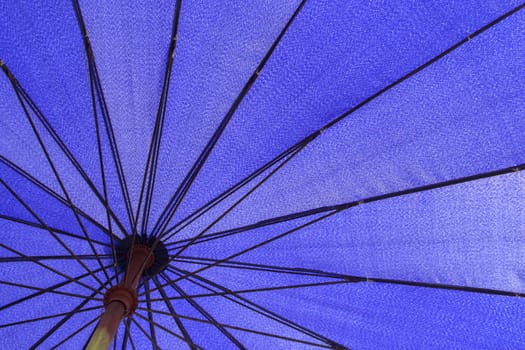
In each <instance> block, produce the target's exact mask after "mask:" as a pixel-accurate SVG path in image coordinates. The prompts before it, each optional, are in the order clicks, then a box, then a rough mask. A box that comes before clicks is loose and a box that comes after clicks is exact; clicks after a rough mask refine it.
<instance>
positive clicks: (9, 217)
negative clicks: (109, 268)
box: [0, 214, 110, 256]
mask: <svg viewBox="0 0 525 350" xmlns="http://www.w3.org/2000/svg"><path fill="white" fill-rule="evenodd" d="M0 220H6V221H12V222H16V223H18V224H23V225H26V226H31V227H36V228H39V229H43V230H47V229H48V228H49V229H50V230H51V231H53V232H55V233H57V234H59V235H63V236H68V237H73V238H77V239H81V240H83V241H85V240H86V238H85V237H82V236H80V235H77V234H74V233H71V232H67V231H64V230H61V229H59V228H56V227H52V226H44V225H41V224H38V223H36V222H31V221H27V220H23V219H19V218H15V217H13V216H8V215H3V214H0ZM92 241H93V243H96V244H99V245H101V246H104V247H110V245H109V244H107V243H104V242H101V241H98V240H95V239H92ZM100 256H102V255H100Z"/></svg>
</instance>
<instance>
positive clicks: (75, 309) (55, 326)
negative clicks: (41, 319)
mask: <svg viewBox="0 0 525 350" xmlns="http://www.w3.org/2000/svg"><path fill="white" fill-rule="evenodd" d="M108 282H109V281H108ZM107 284H108V283H106V285H107ZM103 288H104V286H100V287H99V288H98V290H96V291H95V292H93V293H91V295H90V296H88V297H87V298H86V299H85V300H84V301H82V302H81V303H80V304H78V305H77V306H76V307H75V308H74V309H73V311H71V313H69V314H68V315H67V316H65V317H64V318H63V319H61V320H60V321H59V322H58V323H57V324H55V325H54V326H53V327H52V328H51V329H50V330H49V331H47V333H46V334H44V335H43V336H42V337H40V338H39V339H38V340H37V341H36V342H35V343H34V344H33V345H31V347H30V349H37V348H38V347H39V346H40V345H41V344H42V343H43V342H44V341H46V339H47V338H49V337H50V336H51V335H52V334H53V333H55V332H56V331H57V330H58V329H59V328H60V327H62V326H63V325H64V323H66V322H67V321H68V320H69V319H70V318H71V317H73V316H74V315H75V314H76V313H77V312H78V311H79V310H81V309H82V308H83V307H84V306H85V305H86V304H87V303H88V302H90V301H91V300H92V298H93V297H94V296H95V295H96V294H97V293H100V292H101V291H102V289H103Z"/></svg>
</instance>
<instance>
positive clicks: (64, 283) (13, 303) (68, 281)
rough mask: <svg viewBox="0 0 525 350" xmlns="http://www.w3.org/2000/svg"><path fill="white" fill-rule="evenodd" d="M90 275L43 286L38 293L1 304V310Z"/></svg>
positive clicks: (86, 274)
mask: <svg viewBox="0 0 525 350" xmlns="http://www.w3.org/2000/svg"><path fill="white" fill-rule="evenodd" d="M101 270H102V269H98V270H95V271H94V272H100V271H101ZM88 276H90V274H89V273H85V274H83V275H81V276H78V277H76V278H70V279H68V280H66V281H63V282H60V283H57V284H54V285H52V286H50V287H47V288H42V289H41V290H39V291H38V292H36V293H33V294H30V295H26V296H25V297H22V298H20V299H17V300H14V301H12V302H10V303H8V304H5V305H2V306H0V311H3V310H5V309H8V308H10V307H13V306H15V305H18V304H20V303H23V302H24V301H27V300H30V299H33V298H36V297H38V296H40V295H42V294H44V293H54V292H55V289H57V288H61V287H63V286H66V285H68V284H71V283H73V282H76V281H78V280H81V279H83V278H86V277H88ZM82 297H83V298H85V297H86V296H85V295H84V296H82ZM93 300H99V299H97V298H93Z"/></svg>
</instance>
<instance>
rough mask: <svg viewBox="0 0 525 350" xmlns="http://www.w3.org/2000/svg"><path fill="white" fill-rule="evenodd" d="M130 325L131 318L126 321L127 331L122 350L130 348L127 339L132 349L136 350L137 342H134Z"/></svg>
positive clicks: (125, 331)
mask: <svg viewBox="0 0 525 350" xmlns="http://www.w3.org/2000/svg"><path fill="white" fill-rule="evenodd" d="M129 323H130V320H129V318H126V319H125V320H124V327H125V330H124V340H123V342H122V350H125V349H127V348H128V343H127V339H129V343H130V344H131V349H133V350H135V349H136V348H135V342H134V341H133V338H132V336H131V332H130V329H129V328H130V327H129Z"/></svg>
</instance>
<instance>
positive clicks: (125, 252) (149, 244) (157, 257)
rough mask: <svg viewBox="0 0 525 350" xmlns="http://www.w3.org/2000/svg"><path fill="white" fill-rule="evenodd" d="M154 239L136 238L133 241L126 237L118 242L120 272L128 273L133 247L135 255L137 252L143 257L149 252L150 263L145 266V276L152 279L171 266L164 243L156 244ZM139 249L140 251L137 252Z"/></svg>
mask: <svg viewBox="0 0 525 350" xmlns="http://www.w3.org/2000/svg"><path fill="white" fill-rule="evenodd" d="M154 242H155V238H154V237H147V236H136V237H135V240H134V241H133V237H131V236H130V237H126V238H124V239H122V240H120V241H118V242H117V246H116V253H117V265H118V267H119V269H120V271H126V270H127V269H128V264H129V262H130V261H129V260H130V259H129V255H130V252H131V247H132V246H133V255H135V253H136V252H137V253H138V254H139V255H142V251H145V250H147V252H148V254H149V252H151V254H149V257H148V261H147V262H146V264H145V266H144V275H145V276H147V277H152V276H155V275H157V274H158V273H160V272H161V271H163V270H164V268H165V267H166V266H168V264H169V255H168V249H167V248H166V246H165V245H164V243H163V242H162V241H159V242H157V244H154ZM137 249H138V250H137Z"/></svg>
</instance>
